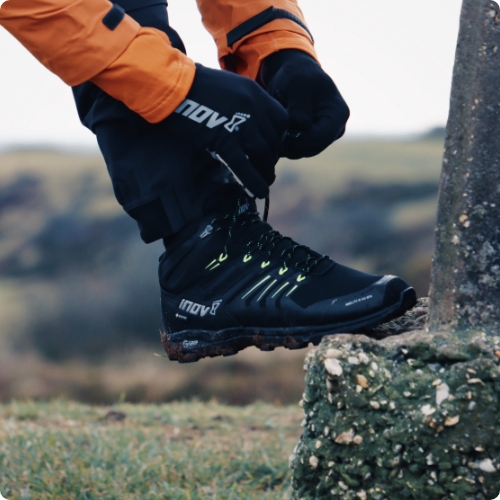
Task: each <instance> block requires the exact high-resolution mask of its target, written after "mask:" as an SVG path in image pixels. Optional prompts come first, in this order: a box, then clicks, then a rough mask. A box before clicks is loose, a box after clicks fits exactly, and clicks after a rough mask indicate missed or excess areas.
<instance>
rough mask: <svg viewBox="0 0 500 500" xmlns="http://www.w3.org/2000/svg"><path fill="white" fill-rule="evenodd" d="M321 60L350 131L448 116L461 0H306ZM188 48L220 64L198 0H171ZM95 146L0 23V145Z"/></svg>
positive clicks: (54, 85) (67, 101)
mask: <svg viewBox="0 0 500 500" xmlns="http://www.w3.org/2000/svg"><path fill="white" fill-rule="evenodd" d="M299 5H300V6H301V8H302V10H303V12H304V15H305V17H306V20H307V23H308V25H309V28H310V30H311V32H312V33H313V35H314V38H315V43H316V50H317V52H318V55H319V58H320V61H321V63H322V66H323V68H324V70H325V71H326V72H327V73H328V74H329V75H330V76H331V77H332V78H333V79H334V81H335V82H336V84H337V86H338V87H339V89H340V91H341V93H342V94H343V96H344V98H345V99H346V101H347V103H348V105H349V107H350V109H351V118H350V121H349V124H348V128H347V134H346V138H349V137H351V138H357V137H360V136H407V135H411V134H418V133H422V132H424V131H426V130H428V129H430V128H432V127H435V126H442V125H444V124H445V123H446V119H447V116H448V107H449V95H450V89H451V78H452V70H453V61H454V54H455V48H456V41H457V36H458V25H459V16H460V6H461V1H460V0H377V1H374V0H356V1H355V2H354V1H352V0H299ZM169 16H170V22H171V24H172V26H173V27H174V28H175V29H176V30H177V31H178V32H179V33H180V35H181V36H182V38H183V40H184V43H185V45H186V48H187V51H188V55H189V56H190V57H191V58H193V59H194V60H195V61H197V62H200V63H202V64H204V65H205V66H209V67H213V68H217V67H218V62H217V55H216V50H215V44H214V43H213V41H212V38H211V37H210V35H209V34H208V33H207V32H206V31H205V30H204V28H203V26H202V24H201V20H200V14H199V12H198V10H197V8H196V2H195V0H169ZM14 144H15V145H19V144H50V145H54V146H60V147H65V148H67V147H69V148H71V147H78V148H94V147H95V145H96V141H95V138H94V136H93V134H92V133H91V132H89V131H88V130H87V129H85V128H84V127H83V126H82V125H81V124H80V122H79V120H78V117H77V114H76V111H75V107H74V104H73V100H72V95H71V90H70V89H69V88H68V87H67V86H66V85H65V84H64V83H63V82H62V81H61V80H59V79H58V78H57V77H56V76H55V75H53V74H51V73H50V72H49V71H48V70H47V69H45V68H44V67H43V66H42V65H41V64H40V63H38V62H37V61H36V60H35V59H34V58H33V57H32V56H31V55H30V54H29V53H28V52H27V51H26V49H24V48H23V47H22V46H21V45H20V44H19V43H18V42H17V41H16V40H15V39H14V38H13V37H12V36H11V35H10V34H9V33H7V32H6V31H5V30H3V28H0V148H2V147H6V146H10V145H14Z"/></svg>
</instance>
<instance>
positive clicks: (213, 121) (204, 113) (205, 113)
mask: <svg viewBox="0 0 500 500" xmlns="http://www.w3.org/2000/svg"><path fill="white" fill-rule="evenodd" d="M175 112H176V113H178V114H182V116H187V117H188V118H189V119H190V120H193V121H194V122H196V123H203V122H205V121H206V123H205V125H206V126H207V127H208V128H215V127H218V126H219V125H222V124H223V123H226V122H228V123H226V124H225V125H224V128H225V129H226V130H228V131H229V132H234V131H235V130H239V126H240V125H241V124H242V123H245V122H246V121H247V120H248V119H249V118H250V115H246V114H245V113H235V114H234V116H233V117H232V118H231V120H230V121H229V118H226V117H225V116H220V115H219V113H217V111H214V110H213V109H210V108H207V107H206V106H202V105H201V104H199V103H197V102H194V101H192V100H191V99H186V100H185V101H184V102H183V103H182V104H181V105H180V106H179V107H178V108H177V109H176V110H175Z"/></svg>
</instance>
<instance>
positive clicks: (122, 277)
mask: <svg viewBox="0 0 500 500" xmlns="http://www.w3.org/2000/svg"><path fill="white" fill-rule="evenodd" d="M184 3H186V4H188V5H181V4H180V2H179V0H177V1H171V2H170V6H169V13H170V17H171V22H172V24H173V25H174V26H175V27H176V28H177V29H178V31H180V33H181V35H182V36H183V38H184V41H185V43H186V45H187V48H188V53H189V55H191V56H192V57H193V58H194V59H195V60H197V61H201V62H202V63H204V64H205V65H207V66H212V67H216V65H217V61H216V57H215V50H214V49H213V46H212V45H213V42H211V40H210V37H209V36H208V35H207V34H206V33H205V32H204V30H203V29H202V27H201V24H200V23H198V22H195V21H197V19H198V18H199V14H198V13H197V11H196V7H195V2H184ZM351 4H352V3H351V2H349V5H347V2H345V1H340V0H333V1H332V0H329V1H328V2H326V1H319V0H318V1H315V2H313V1H302V2H301V6H302V8H303V10H304V11H305V15H306V18H307V19H308V22H309V25H310V27H311V31H312V32H313V33H314V34H315V38H316V46H317V49H318V53H319V55H320V58H321V60H322V62H323V65H324V67H325V69H326V70H327V71H328V73H329V74H331V75H332V76H333V77H334V79H335V81H336V83H337V84H338V86H339V87H340V89H341V91H342V92H343V94H344V96H345V97H346V100H347V102H348V104H349V105H350V107H351V111H352V117H351V120H350V122H349V127H348V132H347V134H346V136H345V138H343V139H342V140H341V141H339V142H338V143H336V144H334V145H333V146H332V147H330V148H329V149H328V150H327V151H325V152H324V153H322V154H321V155H319V156H318V157H316V158H313V159H305V160H300V161H289V160H282V161H281V162H280V163H279V165H278V180H277V182H276V183H275V185H274V186H273V188H272V191H271V214H270V222H271V223H272V224H273V225H274V226H275V227H276V228H277V229H278V230H280V231H281V232H282V233H283V234H285V235H287V236H291V237H292V238H294V239H296V240H297V241H298V242H300V243H304V244H307V245H308V246H310V247H312V248H314V249H315V250H318V251H320V252H322V253H326V254H329V255H330V256H331V257H332V258H334V260H337V261H339V262H341V263H343V264H347V265H350V266H353V267H356V268H358V269H361V270H364V271H368V272H373V273H389V274H398V275H401V276H402V277H404V278H405V279H407V280H408V281H409V282H410V283H411V284H413V285H414V286H415V287H416V289H417V291H418V293H419V295H420V296H425V295H426V294H427V291H428V286H429V274H430V266H431V255H432V249H433V232H434V222H435V212H436V206H437V190H438V180H439V175H440V169H441V159H442V151H443V140H444V124H445V122H446V118H447V109H448V100H449V92H450V85H451V73H452V66H453V57H454V50H455V43H456V37H457V33H458V16H459V7H460V1H459V0H442V2H439V3H436V2H434V1H431V0H421V1H419V2H418V3H417V2H413V1H409V2H405V3H404V4H401V2H397V1H396V0H381V1H380V2H377V4H376V5H375V4H373V2H369V1H368V0H361V1H359V2H356V3H355V4H352V5H351ZM0 47H1V50H0V65H2V67H3V68H6V69H7V70H8V71H4V72H2V76H1V77H0V401H7V400H11V399H13V398H15V399H30V398H32V399H53V398H71V399H76V400H80V401H84V402H93V403H106V404H108V403H112V402H115V401H123V400H126V401H132V402H140V401H153V402H160V401H170V400H175V399H190V398H199V399H201V400H206V399H210V398H217V399H218V400H220V401H223V402H228V403H232V404H245V403H248V402H251V401H254V400H265V401H271V402H280V403H283V404H285V403H294V402H297V401H298V400H299V399H300V395H301V393H302V390H303V371H302V362H303V359H304V356H305V354H306V352H307V351H306V350H302V351H295V352H291V351H285V350H283V349H281V350H277V351H275V352H273V353H260V351H257V350H255V349H247V350H246V351H243V352H242V353H240V354H238V355H237V356H235V357H231V358H224V359H214V360H202V361H199V362H198V363H195V364H193V365H178V364H174V363H171V362H169V361H168V359H166V358H164V357H162V355H163V354H162V346H161V344H160V342H159V333H158V332H159V329H160V327H161V320H160V313H159V293H158V284H157V280H156V266H157V261H158V256H159V255H160V254H161V252H162V246H161V244H159V243H154V244H151V245H144V244H143V243H142V241H141V240H140V239H139V237H138V231H137V228H136V226H135V223H134V221H133V220H131V219H129V218H128V217H127V216H126V215H125V214H124V213H123V211H122V209H121V207H120V206H119V205H118V204H117V203H116V201H115V199H114V196H113V193H112V190H111V185H110V181H109V179H108V176H107V172H106V168H105V165H104V162H103V160H102V158H101V156H100V154H99V152H98V150H97V148H96V145H95V139H94V138H93V136H92V134H91V133H90V132H88V131H86V129H84V128H83V127H82V126H81V125H80V124H79V122H78V119H77V116H76V113H75V111H74V109H73V104H72V100H71V92H70V90H69V89H68V88H67V87H65V86H64V84H62V83H61V82H60V81H59V80H58V79H57V78H56V77H55V76H53V75H51V74H50V73H49V72H48V71H47V70H45V69H44V68H43V67H42V66H41V65H40V64H39V63H37V62H36V61H35V60H34V59H33V58H32V57H31V56H30V55H29V53H28V52H27V51H26V50H24V49H23V48H22V47H21V46H19V44H18V43H17V42H16V41H15V40H14V39H13V38H12V37H10V35H8V33H6V32H4V31H2V32H0ZM155 354H156V355H155Z"/></svg>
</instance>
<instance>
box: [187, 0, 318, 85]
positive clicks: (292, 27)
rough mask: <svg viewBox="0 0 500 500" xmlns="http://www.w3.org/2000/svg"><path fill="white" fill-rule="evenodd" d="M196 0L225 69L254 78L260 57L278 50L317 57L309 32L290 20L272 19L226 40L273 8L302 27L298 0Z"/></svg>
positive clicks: (302, 19)
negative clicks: (235, 38)
mask: <svg viewBox="0 0 500 500" xmlns="http://www.w3.org/2000/svg"><path fill="white" fill-rule="evenodd" d="M197 3H198V9H199V10H200V12H201V15H202V21H203V24H204V26H205V28H207V30H208V31H209V32H210V34H211V35H212V37H213V38H214V40H215V43H216V45H217V50H218V53H219V62H220V65H221V67H222V68H224V69H231V70H234V71H236V72H237V73H239V74H240V75H244V76H248V77H250V78H253V79H254V80H255V79H256V78H257V75H258V72H259V68H260V64H261V62H262V60H263V59H264V58H265V57H267V56H268V55H270V54H272V53H274V52H277V51H279V50H282V49H299V50H302V51H303V52H306V53H308V54H309V55H311V56H312V57H314V58H315V59H317V56H316V51H315V50H314V45H313V41H312V39H311V35H310V33H309V31H308V30H306V29H304V28H303V27H302V26H300V24H298V23H297V22H294V21H292V20H290V19H275V20H273V21H271V22H268V23H266V24H264V25H262V26H260V27H258V28H257V29H255V30H253V31H250V32H249V33H248V34H246V35H244V36H243V37H242V38H241V39H238V40H237V41H236V42H234V43H232V44H231V43H228V42H231V40H230V39H229V40H228V34H230V33H231V32H233V33H234V30H235V29H237V28H238V27H241V26H242V25H243V24H244V23H245V22H246V21H249V20H250V19H254V18H256V16H258V15H259V14H262V13H264V11H266V10H267V9H272V8H273V7H274V8H275V9H282V10H284V11H286V12H288V13H290V14H291V15H292V16H293V17H295V18H296V19H297V20H299V22H301V23H302V24H303V25H304V26H305V20H304V16H303V14H302V11H301V10H300V7H299V5H298V3H297V0H253V1H247V0H197Z"/></svg>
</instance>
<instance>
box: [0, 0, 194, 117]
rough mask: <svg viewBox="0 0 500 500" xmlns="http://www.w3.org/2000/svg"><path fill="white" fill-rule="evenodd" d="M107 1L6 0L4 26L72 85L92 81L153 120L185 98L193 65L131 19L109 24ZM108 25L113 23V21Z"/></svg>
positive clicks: (0, 15)
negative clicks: (105, 21) (107, 20)
mask: <svg viewBox="0 0 500 500" xmlns="http://www.w3.org/2000/svg"><path fill="white" fill-rule="evenodd" d="M112 9H113V4H112V3H111V2H109V1H108V0H7V1H6V2H5V3H3V4H2V6H1V8H0V25H1V26H3V27H4V28H6V29H7V30H8V31H9V32H10V33H11V34H12V35H14V36H15V37H16V38H17V39H18V40H19V41H20V42H21V43H22V44H23V45H24V46H25V47H26V48H27V49H28V50H29V51H30V52H31V53H32V54H33V55H34V56H35V57H36V58H37V59H38V60H39V61H40V62H41V63H42V64H44V65H45V66H46V67H47V68H48V69H49V70H51V71H52V72H54V73H55V74H56V75H58V76H59V77H60V78H61V79H62V80H63V81H64V82H66V83H67V84H68V85H78V84H80V83H83V82H85V81H87V80H91V81H93V82H94V83H96V85H98V86H100V87H101V88H102V89H103V90H105V91H106V92H107V93H108V94H110V95H111V96H113V97H115V98H116V99H119V100H120V101H122V102H124V103H125V104H126V105H127V106H128V107H129V108H130V109H132V110H133V111H136V112H137V113H139V114H140V115H141V116H143V117H144V118H145V119H146V120H148V121H150V122H153V123H155V122H158V121H161V120H162V119H163V118H165V117H166V116H168V115H169V114H170V113H172V112H173V111H174V110H175V109H176V107H177V106H178V105H179V104H180V103H181V102H182V101H183V100H184V98H185V97H186V95H187V93H188V92H189V89H190V87H191V84H192V81H193V79H194V74H195V66H194V63H193V62H192V61H191V60H190V59H188V58H187V57H186V56H185V55H184V54H182V53H181V52H180V51H178V50H176V49H174V48H173V47H172V46H171V44H170V41H169V39H168V37H167V36H166V35H165V34H164V33H162V32H160V31H158V30H155V29H152V28H141V27H140V26H139V24H138V23H136V22H135V21H134V20H133V19H132V18H130V17H129V16H126V15H124V16H123V18H121V19H119V20H118V22H116V23H115V24H116V25H112V26H111V27H109V26H107V25H106V24H105V23H104V22H103V20H104V18H105V17H106V16H107V15H108V14H109V13H110V11H111V10H112ZM108 25H109V23H108Z"/></svg>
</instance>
